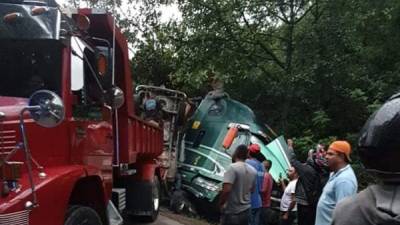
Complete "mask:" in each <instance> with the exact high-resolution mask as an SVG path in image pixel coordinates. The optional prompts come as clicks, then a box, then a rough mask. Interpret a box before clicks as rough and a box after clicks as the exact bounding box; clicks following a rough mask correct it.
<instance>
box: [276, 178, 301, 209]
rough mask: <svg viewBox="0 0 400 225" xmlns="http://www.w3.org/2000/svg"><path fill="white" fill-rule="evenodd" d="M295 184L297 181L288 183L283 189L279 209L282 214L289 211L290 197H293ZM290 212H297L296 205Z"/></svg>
mask: <svg viewBox="0 0 400 225" xmlns="http://www.w3.org/2000/svg"><path fill="white" fill-rule="evenodd" d="M296 183H297V179H295V180H292V181H290V182H289V184H288V186H287V187H286V189H285V192H283V195H282V199H281V207H280V210H281V211H282V212H287V211H288V209H289V206H290V203H291V202H292V195H294V192H295V190H296ZM292 211H297V204H296V205H295V206H294V208H293V209H292Z"/></svg>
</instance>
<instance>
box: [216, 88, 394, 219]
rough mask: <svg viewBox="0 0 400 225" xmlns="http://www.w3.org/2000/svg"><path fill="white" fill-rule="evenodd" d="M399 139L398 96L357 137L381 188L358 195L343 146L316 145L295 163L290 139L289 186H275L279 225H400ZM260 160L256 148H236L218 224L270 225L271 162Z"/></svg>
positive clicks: (285, 183)
mask: <svg viewBox="0 0 400 225" xmlns="http://www.w3.org/2000/svg"><path fill="white" fill-rule="evenodd" d="M399 133H400V94H399V95H395V96H393V97H392V98H391V99H389V101H388V102H386V103H385V104H384V105H383V106H382V107H381V108H380V109H379V110H378V111H377V112H376V113H375V114H373V115H372V116H371V117H370V119H369V120H368V121H367V123H366V124H365V125H364V128H363V129H362V130H361V132H360V138H359V142H358V145H357V148H358V151H359V156H360V159H361V162H362V163H363V165H364V167H365V169H366V171H368V172H371V173H374V174H375V175H377V177H378V178H380V180H381V181H382V182H381V184H376V185H371V186H369V187H368V188H366V189H365V190H363V191H361V192H360V193H359V194H357V190H358V181H357V178H356V175H355V173H354V171H353V169H352V167H351V165H350V163H351V158H350V154H351V151H352V149H351V146H350V144H349V143H348V142H347V141H344V140H337V141H334V142H332V143H330V145H329V146H328V147H327V148H325V147H324V146H323V145H320V144H318V145H317V147H316V149H315V150H310V151H309V153H308V158H307V160H306V161H305V162H300V161H299V160H298V159H297V157H296V151H295V150H294V145H293V141H292V140H290V139H289V140H288V141H287V143H288V149H289V154H288V159H289V161H290V164H291V167H290V168H289V169H288V171H287V172H288V173H287V175H288V178H289V180H283V179H281V180H279V182H278V183H279V184H278V185H279V186H280V188H281V189H282V192H283V194H282V196H281V200H280V220H279V224H281V225H286V224H298V225H331V224H333V225H346V224H355V225H372V224H377V225H383V224H385V225H389V224H390V225H400V185H398V183H399V182H400V164H399V163H397V159H400V136H399V135H398V134H399ZM260 154H261V153H260V146H258V145H257V144H251V145H250V146H246V145H240V146H238V147H237V149H236V151H235V153H234V155H233V157H232V161H233V163H232V165H231V167H230V168H229V169H228V170H227V171H226V173H225V175H224V182H223V189H222V192H221V197H220V209H221V215H222V216H221V224H223V225H245V224H246V225H247V224H249V225H264V224H270V214H271V208H270V207H271V193H272V186H273V179H272V176H271V175H270V174H269V169H270V168H271V166H272V162H271V161H270V160H268V159H265V158H264V159H262V157H259V155H260ZM260 158H261V160H260Z"/></svg>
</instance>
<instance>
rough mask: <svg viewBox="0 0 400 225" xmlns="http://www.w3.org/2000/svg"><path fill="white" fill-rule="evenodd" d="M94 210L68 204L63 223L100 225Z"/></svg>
mask: <svg viewBox="0 0 400 225" xmlns="http://www.w3.org/2000/svg"><path fill="white" fill-rule="evenodd" d="M102 224H103V223H102V222H101V219H100V217H99V215H98V214H97V212H96V211H94V210H93V209H92V208H89V207H85V206H78V205H73V206H70V207H69V209H68V211H67V214H66V215H65V222H64V225H102Z"/></svg>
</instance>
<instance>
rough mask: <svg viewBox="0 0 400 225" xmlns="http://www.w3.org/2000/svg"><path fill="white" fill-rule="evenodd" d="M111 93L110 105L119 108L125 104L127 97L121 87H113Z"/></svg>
mask: <svg viewBox="0 0 400 225" xmlns="http://www.w3.org/2000/svg"><path fill="white" fill-rule="evenodd" d="M110 95H111V104H110V105H111V107H112V108H113V109H118V108H120V107H121V106H122V105H123V104H124V102H125V97H124V92H123V91H122V90H121V88H119V87H113V88H111V91H110Z"/></svg>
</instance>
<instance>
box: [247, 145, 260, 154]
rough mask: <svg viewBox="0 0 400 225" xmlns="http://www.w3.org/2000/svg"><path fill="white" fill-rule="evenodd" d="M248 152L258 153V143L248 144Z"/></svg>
mask: <svg viewBox="0 0 400 225" xmlns="http://www.w3.org/2000/svg"><path fill="white" fill-rule="evenodd" d="M249 152H250V153H253V154H257V153H260V146H259V145H258V144H251V145H250V146H249Z"/></svg>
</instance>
